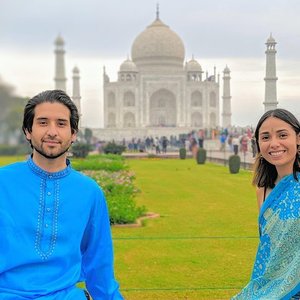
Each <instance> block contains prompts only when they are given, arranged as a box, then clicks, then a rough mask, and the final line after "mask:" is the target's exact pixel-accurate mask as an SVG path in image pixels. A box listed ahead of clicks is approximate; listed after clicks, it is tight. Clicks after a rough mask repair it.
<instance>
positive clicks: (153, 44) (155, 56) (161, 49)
mask: <svg viewBox="0 0 300 300" xmlns="http://www.w3.org/2000/svg"><path fill="white" fill-rule="evenodd" d="M131 57H132V60H133V62H134V63H135V64H136V65H137V67H138V68H145V67H146V68H148V67H151V66H153V67H155V65H156V66H157V65H159V66H160V67H163V66H168V67H179V68H181V69H182V68H183V61H184V45H183V42H182V40H181V38H180V37H179V36H178V35H177V34H176V33H175V32H174V31H173V30H171V29H170V28H169V26H167V25H165V24H164V23H163V22H162V21H161V20H160V19H159V18H157V19H156V20H155V21H154V22H153V23H152V24H151V25H149V26H148V27H147V28H146V29H145V30H144V31H143V32H142V33H140V34H139V35H138V36H137V37H136V39H135V40H134V42H133V44H132V48H131Z"/></svg>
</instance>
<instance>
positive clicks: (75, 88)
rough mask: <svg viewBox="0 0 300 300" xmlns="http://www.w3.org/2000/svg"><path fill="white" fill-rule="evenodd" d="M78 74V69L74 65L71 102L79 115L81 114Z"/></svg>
mask: <svg viewBox="0 0 300 300" xmlns="http://www.w3.org/2000/svg"><path fill="white" fill-rule="evenodd" d="M79 80H80V76H79V69H78V68H77V67H74V69H73V96H72V99H73V102H74V103H75V105H76V107H77V109H78V112H79V116H81V105H80V99H81V96H80V83H79Z"/></svg>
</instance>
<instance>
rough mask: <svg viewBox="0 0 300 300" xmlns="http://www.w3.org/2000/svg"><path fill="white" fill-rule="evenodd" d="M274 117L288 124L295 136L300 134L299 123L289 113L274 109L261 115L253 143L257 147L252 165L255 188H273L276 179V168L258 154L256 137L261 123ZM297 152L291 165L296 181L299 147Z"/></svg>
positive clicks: (299, 161)
mask: <svg viewBox="0 0 300 300" xmlns="http://www.w3.org/2000/svg"><path fill="white" fill-rule="evenodd" d="M269 117H274V118H278V119H280V120H282V121H284V122H286V123H288V124H289V125H290V126H291V127H292V128H293V129H294V130H295V132H296V135H298V134H299V133H300V123H299V121H298V120H297V118H296V117H295V116H294V115H293V114H292V113H291V112H289V111H287V110H285V109H281V108H278V109H274V110H269V111H267V112H265V113H264V114H263V116H262V117H261V118H260V120H259V121H258V123H257V126H256V129H255V133H254V138H255V143H256V147H257V154H256V158H255V164H254V176H253V181H252V183H253V185H256V186H257V187H265V188H271V189H272V188H274V186H275V181H276V179H277V175H278V174H277V170H276V167H275V166H274V165H272V164H270V163H269V162H267V161H266V160H265V159H264V158H263V157H262V156H261V154H260V148H259V144H258V135H259V129H260V127H261V125H262V124H263V122H264V121H265V120H266V119H267V118H269ZM297 147H298V151H297V153H296V157H295V161H294V165H293V175H294V178H295V179H296V180H298V178H297V172H299V171H300V156H299V145H298V146H297Z"/></svg>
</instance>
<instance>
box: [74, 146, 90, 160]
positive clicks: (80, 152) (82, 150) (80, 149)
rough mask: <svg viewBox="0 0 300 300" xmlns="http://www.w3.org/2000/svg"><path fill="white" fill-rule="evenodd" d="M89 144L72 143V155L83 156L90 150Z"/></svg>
mask: <svg viewBox="0 0 300 300" xmlns="http://www.w3.org/2000/svg"><path fill="white" fill-rule="evenodd" d="M91 150H92V149H91V145H90V144H86V143H75V144H73V145H72V148H71V152H72V154H73V156H74V157H81V158H85V157H87V155H88V154H89V152H90V151H91Z"/></svg>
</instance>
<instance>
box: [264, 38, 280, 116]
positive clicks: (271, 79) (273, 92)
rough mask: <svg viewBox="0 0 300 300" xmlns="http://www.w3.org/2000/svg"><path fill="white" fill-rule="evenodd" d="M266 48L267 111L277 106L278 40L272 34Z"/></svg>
mask: <svg viewBox="0 0 300 300" xmlns="http://www.w3.org/2000/svg"><path fill="white" fill-rule="evenodd" d="M266 45H267V50H266V52H265V53H266V77H265V102H264V103H263V104H264V105H265V111H268V110H271V109H275V108H277V104H278V102H277V88H276V81H277V77H276V57H275V55H276V49H275V45H276V42H275V40H274V38H273V37H272V34H270V37H269V38H268V40H267V42H266Z"/></svg>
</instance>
